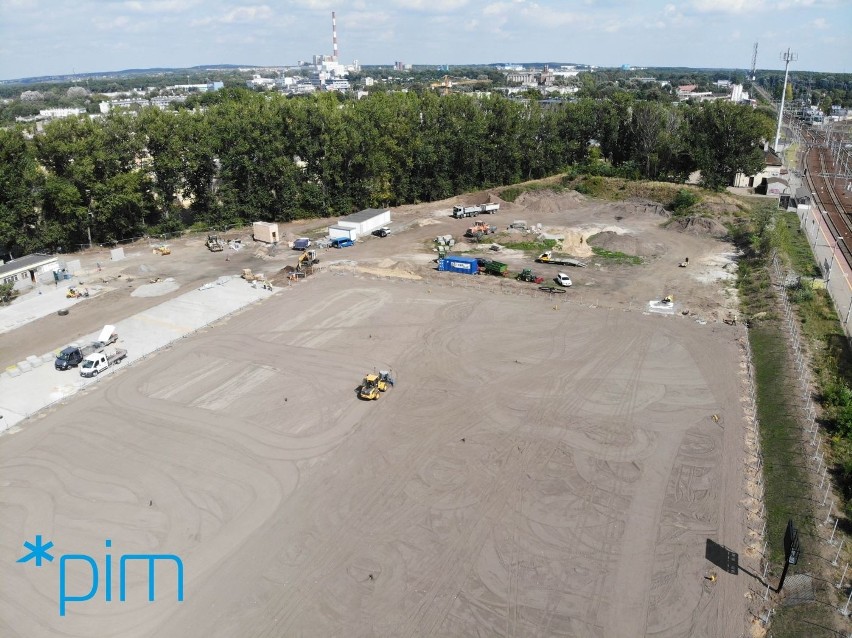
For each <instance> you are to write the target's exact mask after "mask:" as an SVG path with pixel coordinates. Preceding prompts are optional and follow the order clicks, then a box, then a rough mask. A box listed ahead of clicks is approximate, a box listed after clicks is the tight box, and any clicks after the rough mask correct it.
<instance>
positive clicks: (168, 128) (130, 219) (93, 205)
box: [0, 89, 771, 255]
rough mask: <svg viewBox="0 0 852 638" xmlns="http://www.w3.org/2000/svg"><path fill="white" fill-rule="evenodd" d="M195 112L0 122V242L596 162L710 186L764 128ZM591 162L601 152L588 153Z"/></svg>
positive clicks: (647, 117) (735, 113) (518, 108)
mask: <svg viewBox="0 0 852 638" xmlns="http://www.w3.org/2000/svg"><path fill="white" fill-rule="evenodd" d="M219 93H220V94H221V95H219V96H217V101H216V102H215V103H212V104H210V105H209V106H207V107H206V108H204V109H203V110H202V109H198V110H196V111H188V110H180V111H177V112H172V111H160V110H158V109H154V108H150V109H144V110H142V111H141V112H139V113H138V114H136V115H132V114H127V113H125V114H122V113H114V114H110V115H109V116H107V117H104V118H100V119H95V120H92V119H89V118H86V117H80V118H66V119H62V120H57V121H54V122H51V123H49V124H47V125H45V127H44V130H43V132H41V133H38V134H36V135H32V136H31V135H28V134H27V133H26V132H25V131H23V130H3V131H0V244H2V246H0V252H3V253H7V254H8V253H12V254H14V255H20V254H21V253H25V252H31V251H34V250H51V251H55V250H58V249H62V250H66V251H67V250H72V249H76V248H77V247H78V246H79V245H84V244H86V243H87V242H88V239H87V229H90V230H91V234H92V240H93V241H94V242H95V243H100V244H108V243H112V242H116V241H120V240H122V239H125V238H130V237H134V236H139V235H142V234H158V233H163V232H167V231H171V230H177V229H181V228H185V227H187V226H190V225H193V224H197V225H199V226H224V225H226V224H234V223H241V222H247V221H251V220H268V221H276V220H277V221H288V220H292V219H297V218H306V217H314V216H329V215H337V214H347V213H350V212H352V211H354V210H358V209H360V208H365V207H370V206H395V205H399V204H405V203H416V202H423V201H433V200H438V199H443V198H446V197H449V196H452V195H456V194H459V193H462V192H465V191H470V190H476V189H480V188H485V187H491V186H497V185H504V184H512V183H516V182H519V181H523V180H529V179H535V178H540V177H544V176H547V175H551V174H554V173H557V172H560V171H562V170H564V169H565V168H567V167H569V166H577V165H583V164H584V163H588V162H589V161H590V158H602V161H605V162H607V163H608V164H609V165H610V167H611V168H612V170H614V171H617V172H619V173H620V174H624V175H627V176H630V177H636V178H639V177H647V178H655V179H665V180H673V181H682V180H683V179H684V177H685V176H686V175H687V174H688V173H689V172H690V171H692V170H694V169H695V168H700V169H701V170H702V173H703V177H704V180H705V182H706V184H707V185H708V186H710V187H717V188H718V187H722V186H724V185H726V184H728V183H730V180H731V179H732V178H733V175H734V174H735V173H736V172H737V171H738V170H744V171H746V172H754V171H755V170H757V169H758V168H760V167H761V166H762V161H763V153H762V150H761V147H760V144H761V140H762V139H763V138H764V137H767V136H768V135H769V134H770V133H771V122H770V121H769V120H768V119H767V118H765V116H764V115H762V114H761V113H759V112H755V111H752V110H751V109H749V108H747V107H741V106H737V105H734V104H731V103H728V102H714V103H708V104H704V105H667V104H664V103H659V102H634V101H632V100H630V99H626V98H622V99H618V100H598V101H592V100H581V101H578V102H576V103H569V104H564V105H561V106H558V107H556V108H545V107H543V106H541V105H540V104H539V103H537V102H529V103H520V102H515V101H511V100H508V99H505V98H502V97H487V98H481V99H479V98H475V97H472V96H467V95H448V96H445V97H439V96H437V95H434V94H431V93H424V94H415V93H386V94H377V95H374V96H370V97H369V98H365V99H362V100H354V99H347V98H345V97H342V96H338V95H336V94H322V95H317V96H312V97H309V98H305V99H287V98H285V97H282V96H278V95H270V94H254V93H251V92H249V91H243V90H232V89H226V90H225V91H220V92H219ZM599 161H601V160H599Z"/></svg>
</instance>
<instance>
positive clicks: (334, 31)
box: [331, 11, 337, 62]
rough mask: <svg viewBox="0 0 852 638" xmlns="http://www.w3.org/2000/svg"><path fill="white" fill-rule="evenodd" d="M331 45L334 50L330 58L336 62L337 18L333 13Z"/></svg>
mask: <svg viewBox="0 0 852 638" xmlns="http://www.w3.org/2000/svg"><path fill="white" fill-rule="evenodd" d="M331 44H332V48H333V49H334V50H333V51H332V54H331V57H332V58H333V59H334V61H335V62H337V18H336V17H335V15H334V11H332V12H331Z"/></svg>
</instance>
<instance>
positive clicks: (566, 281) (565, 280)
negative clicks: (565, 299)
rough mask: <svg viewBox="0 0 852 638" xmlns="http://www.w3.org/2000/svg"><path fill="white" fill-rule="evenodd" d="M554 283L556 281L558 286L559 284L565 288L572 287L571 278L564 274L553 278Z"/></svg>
mask: <svg viewBox="0 0 852 638" xmlns="http://www.w3.org/2000/svg"><path fill="white" fill-rule="evenodd" d="M553 281H555V282H556V283H557V284H559V285H560V286H562V287H563V288H570V287H571V277H569V276H568V275H566V274H565V273H564V272H561V273H559V274H558V275H556V277H554V278H553Z"/></svg>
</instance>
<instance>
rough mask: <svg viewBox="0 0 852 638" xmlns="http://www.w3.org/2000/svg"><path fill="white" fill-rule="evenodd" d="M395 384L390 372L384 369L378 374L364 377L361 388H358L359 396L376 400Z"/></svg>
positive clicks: (367, 399) (368, 399)
mask: <svg viewBox="0 0 852 638" xmlns="http://www.w3.org/2000/svg"><path fill="white" fill-rule="evenodd" d="M393 384H394V381H393V377H391V375H390V372H388V371H385V370H382V371H380V372H379V373H378V374H376V373H372V374H368V375H366V376H365V377H364V380H363V381H362V382H361V388H360V389H359V390H358V396H359V397H361V398H362V399H364V400H366V401H375V400H376V399H378V398H379V397H380V396H381V393H382V392H385V391H386V390H387V389H388V388H389V387H390V388H392V387H393Z"/></svg>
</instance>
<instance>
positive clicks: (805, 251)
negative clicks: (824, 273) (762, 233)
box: [775, 213, 821, 277]
mask: <svg viewBox="0 0 852 638" xmlns="http://www.w3.org/2000/svg"><path fill="white" fill-rule="evenodd" d="M775 237H776V243H777V246H778V250H779V251H780V252H781V253H782V255H783V256H784V258H785V261H787V262H788V264H789V265H790V267H791V268H792V269H793V270H794V271H796V273H798V274H799V275H801V276H804V277H820V276H821V273H820V269H819V267H818V266H817V265H816V262H815V261H814V255H813V252H811V247H810V245H809V244H808V239H807V237H805V234H804V233H803V232H802V229H801V227H800V225H799V217H798V215H796V213H778V215H777V217H776V222H775Z"/></svg>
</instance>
